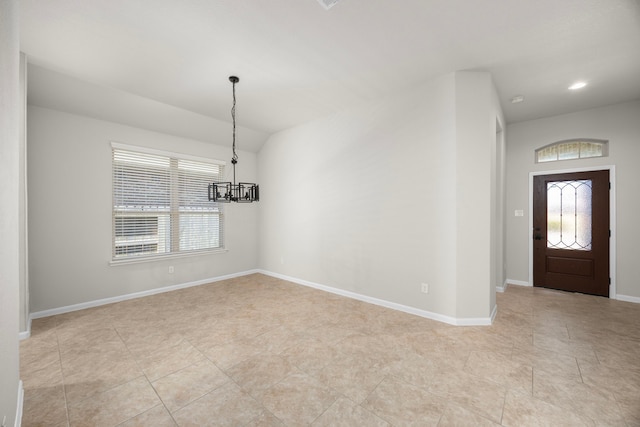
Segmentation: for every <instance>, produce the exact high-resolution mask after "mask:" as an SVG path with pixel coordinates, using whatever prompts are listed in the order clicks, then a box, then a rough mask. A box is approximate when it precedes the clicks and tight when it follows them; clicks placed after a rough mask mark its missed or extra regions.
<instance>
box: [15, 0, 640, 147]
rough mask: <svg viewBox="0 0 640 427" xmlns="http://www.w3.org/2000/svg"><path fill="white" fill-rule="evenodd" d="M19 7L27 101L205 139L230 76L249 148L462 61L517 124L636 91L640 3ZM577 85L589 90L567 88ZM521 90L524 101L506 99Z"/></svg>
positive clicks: (28, 0) (503, 0)
mask: <svg viewBox="0 0 640 427" xmlns="http://www.w3.org/2000/svg"><path fill="white" fill-rule="evenodd" d="M20 7H21V16H22V17H21V23H20V25H21V49H22V51H24V52H25V53H26V54H27V55H28V57H29V62H30V64H32V65H33V66H34V67H32V68H33V72H31V73H30V82H29V84H30V89H29V102H30V103H32V104H36V105H42V106H45V107H54V108H60V109H63V110H65V111H70V112H76V113H83V112H85V113H87V114H88V115H93V116H100V115H102V116H103V117H104V118H106V119H109V120H114V121H122V122H125V123H127V124H132V125H138V126H141V127H146V128H153V126H159V127H160V128H158V130H160V131H166V132H169V133H178V134H180V133H181V132H186V136H189V137H198V135H199V132H200V133H202V132H206V129H207V125H203V126H201V127H198V125H196V122H202V123H204V122H206V121H207V120H209V122H208V123H209V125H210V124H211V123H214V122H216V123H218V122H217V120H222V121H224V122H229V121H230V113H229V110H230V106H231V83H229V81H228V76H229V75H232V74H234V75H237V76H239V77H240V83H239V84H238V85H237V95H238V123H239V125H242V126H245V127H246V128H249V129H251V131H247V132H248V133H250V134H251V138H253V139H252V143H251V144H250V147H249V148H250V149H252V150H258V149H259V148H260V144H261V142H262V141H263V140H264V139H265V138H266V135H268V134H270V133H272V132H275V131H278V130H282V129H286V128H289V127H292V126H294V125H296V124H300V123H303V122H306V121H309V120H312V119H315V118H317V117H322V116H326V115H328V114H331V113H332V112H334V111H337V110H340V109H344V108H348V107H350V106H353V105H355V104H358V103H362V102H369V101H371V100H375V99H378V98H380V97H384V96H386V95H388V94H390V93H391V92H394V91H401V90H409V89H410V88H411V87H413V86H416V85H419V84H420V83H422V82H424V81H426V80H428V79H430V78H432V77H434V76H437V75H440V74H443V73H447V72H452V71H456V70H486V71H489V72H491V73H492V75H493V78H494V82H495V85H496V87H497V89H498V93H499V96H500V100H501V103H502V108H503V110H504V112H505V115H506V120H507V122H509V123H512V122H516V121H522V120H529V119H535V118H540V117H546V116H552V115H556V114H562V113H567V112H572V111H578V110H583V109H587V108H593V107H598V106H602V105H608V104H613V103H617V102H623V101H629V100H633V99H640V1H638V0H341V1H340V2H339V3H338V4H337V5H335V6H334V7H332V8H331V9H330V10H325V9H324V8H323V7H322V6H321V5H320V4H319V3H318V1H317V0H216V1H214V0H180V1H178V0H135V1H134V0H108V1H107V0H47V1H42V0H21V2H20ZM576 80H585V81H587V82H588V83H589V85H588V86H587V87H586V88H584V89H582V90H580V91H575V92H572V91H569V90H568V89H567V87H568V86H569V85H570V84H571V83H573V82H574V81H576ZM70 93H73V94H74V95H73V96H71V95H69V94H70ZM515 95H524V97H525V101H524V102H522V103H519V104H512V103H511V102H510V99H511V98H512V97H513V96H515ZM160 110H162V112H161V113H160ZM132 116H133V117H132ZM187 116H189V117H190V119H189V120H187V119H186V117H187ZM135 117H137V119H136V118H135ZM127 118H128V119H127ZM215 119H217V120H215ZM127 120H129V122H127ZM136 120H137V121H138V122H140V123H137V122H136V123H132V122H131V121H134V122H135V121H136ZM190 120H191V121H190ZM154 122H157V123H156V124H154ZM202 123H201V124H202ZM162 126H164V128H162ZM174 128H175V129H178V130H175V129H174ZM171 129H173V130H171ZM180 129H182V130H180ZM188 129H192V133H193V134H189V132H188ZM193 129H200V130H198V131H194V130H193ZM251 132H253V133H251ZM251 138H250V139H251ZM239 145H241V142H240V141H239ZM245 148H247V147H245Z"/></svg>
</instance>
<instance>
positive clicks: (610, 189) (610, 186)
mask: <svg viewBox="0 0 640 427" xmlns="http://www.w3.org/2000/svg"><path fill="white" fill-rule="evenodd" d="M609 190H611V182H609Z"/></svg>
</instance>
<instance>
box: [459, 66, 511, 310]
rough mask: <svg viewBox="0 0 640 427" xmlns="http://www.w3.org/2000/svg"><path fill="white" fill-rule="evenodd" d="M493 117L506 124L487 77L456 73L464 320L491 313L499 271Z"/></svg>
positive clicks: (496, 152) (497, 173)
mask: <svg viewBox="0 0 640 427" xmlns="http://www.w3.org/2000/svg"><path fill="white" fill-rule="evenodd" d="M496 121H500V122H502V123H504V119H503V117H502V113H501V110H500V105H499V101H498V96H497V94H496V92H495V88H494V86H493V83H492V80H491V75H490V74H489V73H482V72H457V73H456V151H457V155H456V158H457V165H456V168H457V169H456V181H455V185H456V190H457V210H456V212H457V225H456V233H457V254H456V256H457V300H458V302H457V310H458V314H457V317H462V318H465V317H471V318H486V317H488V316H490V315H491V311H492V310H493V308H494V306H495V304H496V300H495V292H496V284H497V281H498V280H499V278H498V276H497V274H496V270H502V259H501V256H500V254H501V251H502V248H501V243H500V241H499V235H500V233H499V232H498V230H500V229H502V228H503V222H502V218H501V217H500V216H499V215H498V211H499V209H500V208H499V204H500V199H501V195H500V194H499V188H500V185H499V183H498V179H502V176H501V174H500V170H501V168H502V163H503V161H502V160H501V159H500V158H499V151H500V147H499V145H500V144H499V141H497V140H496ZM487 286H488V287H489V288H488V289H487Z"/></svg>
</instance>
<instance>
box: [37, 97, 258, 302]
mask: <svg viewBox="0 0 640 427" xmlns="http://www.w3.org/2000/svg"><path fill="white" fill-rule="evenodd" d="M28 134H29V143H28V173H29V175H28V179H29V255H30V257H29V265H30V267H29V273H30V278H29V279H30V288H31V295H30V297H31V311H32V312H38V311H43V310H48V309H54V308H60V307H65V306H69V305H74V304H80V303H85V302H91V301H95V300H99V299H103V298H109V297H116V296H121V295H126V294H130V293H135V292H142V291H147V290H152V289H156V288H162V287H166V286H170V285H176V284H184V283H190V282H194V281H200V280H204V279H209V278H215V277H219V276H224V275H227V274H234V273H238V272H243V271H247V270H251V269H255V268H256V267H257V260H258V253H257V245H258V243H257V238H258V230H257V227H258V216H257V215H258V207H257V205H256V204H243V205H235V204H232V205H226V206H225V221H226V223H225V227H226V228H225V242H226V247H227V249H228V252H226V253H221V254H212V255H201V256H194V257H185V258H172V259H168V260H161V261H149V262H143V263H139V264H127V265H118V266H111V265H109V261H110V260H111V239H112V237H111V206H112V205H111V203H112V193H111V146H110V142H111V141H116V142H120V143H125V144H130V145H138V146H143V147H152V148H156V149H160V150H166V151H172V152H177V153H186V154H190V155H194V156H200V157H210V158H217V159H220V160H225V161H227V163H228V164H229V163H230V162H229V159H230V157H231V149H230V148H229V147H223V146H220V145H213V144H210V143H206V142H200V141H195V140H191V139H185V138H179V137H176V136H171V135H167V134H162V133H156V132H151V131H147V130H142V129H138V128H134V127H129V126H124V125H119V124H115V123H111V122H106V121H101V120H96V119H91V118H87V117H82V116H78V115H73V114H68V113H63V112H60V111H56V110H50V109H46V108H41V107H35V106H29V110H28ZM219 137H220V138H225V139H228V138H229V137H230V133H229V134H227V133H225V134H223V135H222V134H221V135H219ZM239 137H241V135H239ZM238 155H239V157H240V161H239V163H238V166H237V167H238V177H239V178H241V179H242V180H243V181H249V182H252V181H253V180H255V179H256V174H257V165H256V155H255V154H254V153H248V152H243V151H239V153H238ZM229 166H230V164H229ZM227 172H229V173H230V172H231V168H230V167H228V168H227ZM170 265H171V266H174V268H175V272H174V273H173V274H169V272H168V267H169V266H170Z"/></svg>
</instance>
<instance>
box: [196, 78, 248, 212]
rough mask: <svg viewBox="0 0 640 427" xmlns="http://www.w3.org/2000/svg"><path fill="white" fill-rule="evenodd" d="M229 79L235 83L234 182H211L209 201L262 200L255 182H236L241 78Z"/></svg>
mask: <svg viewBox="0 0 640 427" xmlns="http://www.w3.org/2000/svg"><path fill="white" fill-rule="evenodd" d="M229 81H230V82H231V83H232V85H233V107H231V118H232V120H233V156H232V157H231V164H232V165H233V182H230V181H227V182H213V183H211V184H209V189H208V191H209V201H211V202H221V203H230V202H237V203H251V202H258V201H260V187H259V186H258V184H256V183H253V182H238V183H236V164H237V163H238V154H237V153H236V83H238V82H239V81H240V79H239V78H238V77H236V76H230V77H229Z"/></svg>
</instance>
